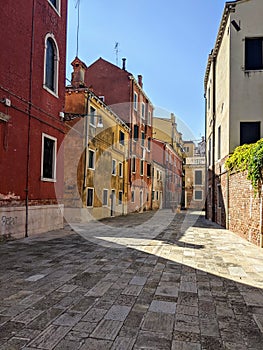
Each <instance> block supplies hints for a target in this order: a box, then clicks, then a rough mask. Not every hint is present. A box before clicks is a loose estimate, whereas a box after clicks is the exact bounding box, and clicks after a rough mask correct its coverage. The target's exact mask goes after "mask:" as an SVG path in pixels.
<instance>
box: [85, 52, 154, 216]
mask: <svg viewBox="0 0 263 350" xmlns="http://www.w3.org/2000/svg"><path fill="white" fill-rule="evenodd" d="M84 81H85V84H86V86H87V87H89V89H91V90H92V91H94V93H95V94H96V95H97V96H99V97H100V98H101V99H102V100H103V101H104V102H105V103H106V104H107V105H108V106H110V108H111V109H112V110H113V111H114V112H115V113H117V114H118V115H119V116H120V117H121V119H122V120H124V121H125V122H126V123H127V125H128V126H129V127H130V129H131V132H130V138H129V156H128V159H129V162H128V169H129V170H128V188H129V194H128V211H142V210H149V209H150V208H151V196H152V194H151V191H152V178H151V174H152V170H151V166H152V165H151V139H152V118H153V110H154V108H153V105H152V103H151V101H150V99H149V97H148V96H147V95H146V93H145V91H144V89H143V81H142V76H141V75H138V78H137V79H136V78H135V77H134V76H133V75H132V73H130V72H128V71H127V70H126V60H125V59H123V65H122V69H121V68H119V67H117V66H116V65H114V64H112V63H110V62H108V61H106V60H104V59H103V58H99V59H98V60H97V61H95V62H94V63H92V64H91V65H90V66H89V67H88V68H87V70H86V74H85V78H84Z"/></svg>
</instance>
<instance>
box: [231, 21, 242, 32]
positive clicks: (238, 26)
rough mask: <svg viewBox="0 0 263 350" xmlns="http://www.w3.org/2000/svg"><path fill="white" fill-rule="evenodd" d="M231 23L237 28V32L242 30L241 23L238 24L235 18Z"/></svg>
mask: <svg viewBox="0 0 263 350" xmlns="http://www.w3.org/2000/svg"><path fill="white" fill-rule="evenodd" d="M231 24H232V26H233V27H234V28H235V30H236V31H237V32H239V31H240V29H241V28H240V23H239V25H238V24H237V22H236V21H235V20H234V19H233V21H231Z"/></svg>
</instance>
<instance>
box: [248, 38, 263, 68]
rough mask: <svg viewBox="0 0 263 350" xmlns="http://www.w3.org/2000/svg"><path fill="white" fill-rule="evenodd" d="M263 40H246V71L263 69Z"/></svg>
mask: <svg viewBox="0 0 263 350" xmlns="http://www.w3.org/2000/svg"><path fill="white" fill-rule="evenodd" d="M262 42H263V38H246V39H245V69H246V70H259V69H263V60H262V58H263V57H262V49H263V45H262Z"/></svg>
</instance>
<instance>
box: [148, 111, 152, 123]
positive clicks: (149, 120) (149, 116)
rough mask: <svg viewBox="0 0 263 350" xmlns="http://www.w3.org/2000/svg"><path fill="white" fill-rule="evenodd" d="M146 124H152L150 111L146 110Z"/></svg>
mask: <svg viewBox="0 0 263 350" xmlns="http://www.w3.org/2000/svg"><path fill="white" fill-rule="evenodd" d="M147 124H148V125H152V112H151V111H148V121H147Z"/></svg>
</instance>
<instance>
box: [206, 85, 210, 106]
mask: <svg viewBox="0 0 263 350" xmlns="http://www.w3.org/2000/svg"><path fill="white" fill-rule="evenodd" d="M207 107H208V109H210V88H208V96H207Z"/></svg>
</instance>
